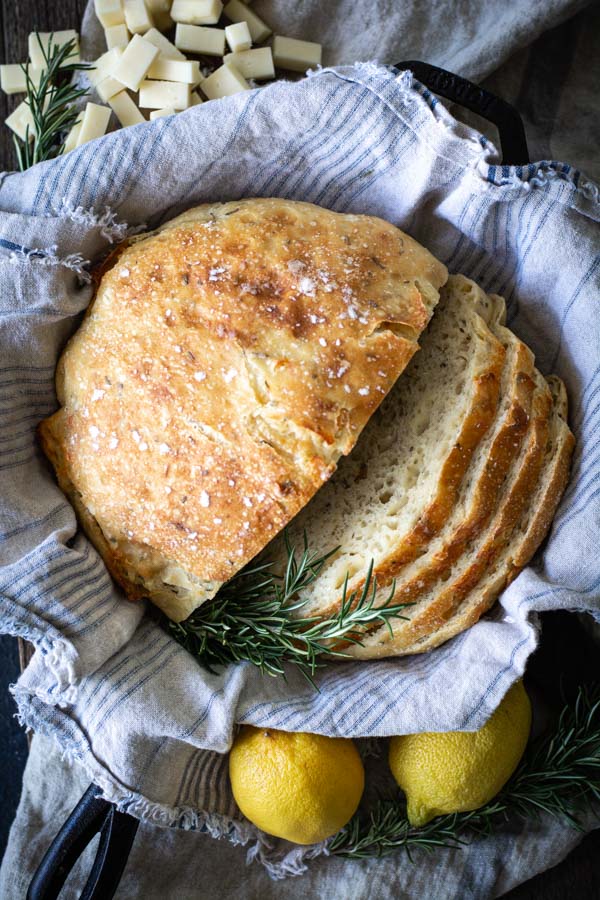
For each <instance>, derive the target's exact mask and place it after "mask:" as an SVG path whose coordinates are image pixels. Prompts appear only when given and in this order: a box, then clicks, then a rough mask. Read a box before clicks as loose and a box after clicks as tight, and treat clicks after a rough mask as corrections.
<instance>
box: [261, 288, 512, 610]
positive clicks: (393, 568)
mask: <svg viewBox="0 0 600 900" xmlns="http://www.w3.org/2000/svg"><path fill="white" fill-rule="evenodd" d="M421 343H422V349H421V351H420V352H419V354H417V355H416V356H415V358H414V360H413V361H412V362H411V364H410V365H409V367H408V369H407V371H406V373H405V375H404V376H403V378H402V380H401V382H400V383H399V384H398V385H397V386H396V388H395V389H394V390H393V391H392V392H391V394H390V396H389V397H388V398H387V400H386V401H385V402H384V403H383V404H382V406H381V409H380V411H379V412H378V413H377V414H376V416H375V417H374V418H373V419H372V421H371V422H370V423H369V425H368V426H367V428H366V429H365V432H364V434H363V436H362V438H361V440H360V441H359V443H358V445H357V447H356V449H355V450H354V452H353V453H352V455H351V456H350V457H349V458H348V459H346V460H344V461H343V463H342V464H341V465H340V467H339V470H338V472H337V473H336V475H335V476H334V477H333V479H332V480H331V481H330V482H329V483H328V484H327V485H326V486H325V487H324V488H323V489H322V490H321V491H320V492H319V493H318V494H317V496H316V497H315V498H314V500H313V501H312V503H311V504H310V506H309V507H307V508H306V510H304V511H303V513H301V514H300V516H298V517H296V519H295V520H294V521H293V522H292V523H291V525H290V527H289V529H288V538H289V540H290V541H291V542H292V543H293V544H297V545H299V544H300V543H301V542H302V536H303V532H304V531H306V532H307V534H308V535H309V539H310V543H311V546H313V547H315V548H318V549H319V550H323V551H327V550H330V549H331V548H333V547H336V546H338V547H339V548H340V549H339V550H338V552H337V553H336V554H335V555H334V556H333V557H331V558H330V560H328V562H327V563H326V564H325V566H324V568H323V570H322V571H321V573H320V575H319V577H318V578H317V579H316V580H315V582H313V584H312V585H310V586H309V587H308V588H307V589H306V591H305V592H303V599H304V600H305V601H306V603H305V605H303V606H302V607H301V609H300V610H299V614H301V615H329V614H331V613H332V612H334V611H335V610H336V609H337V608H338V605H339V602H340V599H341V591H342V587H343V583H344V579H345V577H346V573H348V575H349V583H348V588H349V590H356V589H359V588H360V586H361V585H362V583H363V578H364V574H365V572H366V570H367V567H368V565H369V562H370V560H371V558H373V560H374V568H375V574H376V576H377V579H378V582H380V583H382V582H383V583H385V582H386V580H387V581H389V580H390V578H391V577H393V576H394V574H396V572H397V571H399V570H400V569H401V567H402V566H406V565H408V564H410V563H412V562H413V561H414V560H415V559H417V558H418V557H419V556H420V555H422V553H423V552H424V550H425V549H426V547H427V546H428V544H429V543H430V542H431V540H432V539H433V538H434V537H435V535H436V534H437V533H438V532H439V531H440V530H441V529H442V528H443V527H444V526H445V523H446V522H447V520H448V517H449V516H450V515H451V514H452V511H453V509H454V508H455V506H456V504H457V501H458V497H459V496H460V492H461V485H462V482H463V479H464V477H465V474H466V473H467V472H468V471H469V469H470V466H471V463H472V459H473V457H474V454H476V453H477V452H478V448H479V447H480V445H481V443H482V442H483V441H484V440H485V439H486V433H487V432H488V429H489V428H490V426H491V425H492V423H493V422H494V421H495V420H496V417H497V414H498V408H499V407H498V399H499V391H500V381H501V378H502V377H503V371H504V360H505V358H506V356H507V351H506V350H505V348H504V347H503V346H502V343H501V342H500V341H499V340H498V339H497V338H496V337H495V336H494V335H493V334H492V332H491V331H490V329H489V328H488V326H487V325H486V323H485V321H484V320H483V318H482V316H481V315H480V314H479V313H478V312H477V310H476V308H475V304H474V302H473V299H472V297H471V296H470V295H469V294H467V293H464V292H462V291H456V290H453V289H452V286H450V287H449V288H448V289H446V288H443V289H442V291H441V295H440V302H439V305H438V312H437V314H436V315H435V316H434V318H433V320H432V323H431V325H430V327H429V329H428V330H427V332H426V333H425V334H424V335H423V338H422V341H421ZM511 354H512V350H511ZM514 355H516V354H514ZM526 360H527V357H526V358H524V359H523V363H524V364H525V363H526ZM511 370H512V363H511ZM282 544H283V540H282V539H281V538H279V539H278V540H277V541H276V542H275V543H274V544H272V545H271V546H270V547H269V548H267V550H266V551H265V557H271V558H273V557H275V558H276V559H278V558H282V559H283V557H284V551H283V547H282Z"/></svg>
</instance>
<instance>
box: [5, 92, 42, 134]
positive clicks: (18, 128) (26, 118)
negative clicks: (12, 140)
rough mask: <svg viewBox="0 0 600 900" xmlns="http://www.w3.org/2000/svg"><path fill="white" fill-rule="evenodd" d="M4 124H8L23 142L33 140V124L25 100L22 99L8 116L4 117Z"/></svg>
mask: <svg viewBox="0 0 600 900" xmlns="http://www.w3.org/2000/svg"><path fill="white" fill-rule="evenodd" d="M4 124H5V125H8V127H9V128H10V130H11V131H14V133H15V134H16V135H17V137H20V138H21V140H22V141H23V142H25V141H27V140H29V141H32V140H33V138H34V135H35V124H34V121H33V116H32V114H31V109H30V108H29V104H28V103H27V100H23V102H22V103H19V105H18V106H17V107H16V109H14V110H13V111H12V112H11V114H10V116H8V118H7V119H5V121H4Z"/></svg>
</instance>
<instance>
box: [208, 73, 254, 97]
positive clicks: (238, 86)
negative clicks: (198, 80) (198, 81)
mask: <svg viewBox="0 0 600 900" xmlns="http://www.w3.org/2000/svg"><path fill="white" fill-rule="evenodd" d="M249 90H250V85H249V84H248V82H247V81H246V79H245V78H243V77H242V75H240V73H239V72H238V71H237V70H236V69H234V68H233V66H221V68H220V69H217V70H216V71H215V72H213V73H212V75H209V76H208V78H205V79H204V81H203V82H202V91H203V92H204V93H205V94H206V96H207V97H208V99H209V100H218V99H219V97H229V96H230V95H231V94H238V93H239V92H240V91H249Z"/></svg>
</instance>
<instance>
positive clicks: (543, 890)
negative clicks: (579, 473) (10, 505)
mask: <svg viewBox="0 0 600 900" xmlns="http://www.w3.org/2000/svg"><path fill="white" fill-rule="evenodd" d="M84 8H85V0H61V2H60V3H56V2H51V0H19V2H18V3H15V2H10V0H0V10H1V22H2V29H1V33H0V41H1V44H0V62H2V63H4V62H22V61H24V60H25V59H26V56H27V36H28V34H29V32H30V31H33V30H35V29H37V30H39V31H50V30H51V29H54V30H56V31H58V30H62V29H65V28H77V29H79V26H80V22H81V16H82V13H83V10H84ZM21 99H22V97H20V96H18V95H17V96H16V97H6V95H5V94H2V93H0V121H4V119H5V118H6V116H7V115H8V114H9V113H10V112H11V111H12V110H13V109H14V107H15V106H16V105H17V104H18V103H19V102H20V101H21ZM0 168H1V169H3V170H6V169H12V168H14V151H13V145H12V139H11V137H10V133H9V130H8V129H7V128H0ZM569 618H571V617H568V616H567V617H566V618H564V619H561V620H560V621H561V625H560V626H559V627H558V631H559V632H560V634H561V638H562V636H563V634H564V635H567V637H566V638H565V640H564V646H562V643H563V642H562V641H561V656H560V664H561V668H564V669H565V670H568V668H569V666H570V665H573V666H574V667H575V666H579V665H580V664H581V659H580V658H579V641H578V638H577V630H576V626H575V625H574V624H573V623H571V622H569ZM553 628H554V629H555V628H556V626H553ZM574 628H575V631H573V629H574ZM20 651H21V659H22V660H23V659H24V658H26V657H27V653H28V651H27V648H26V647H25V646H24V645H21V647H20ZM18 674H19V656H18V650H17V642H16V641H15V640H14V639H13V638H7V637H2V638H0V748H1V749H0V793H1V795H2V798H3V802H2V803H1V804H0V855H1V854H2V852H3V849H4V844H5V840H6V835H7V831H8V827H9V824H10V821H11V820H12V817H13V815H14V810H15V808H16V804H17V802H18V787H19V785H20V781H21V775H22V771H23V767H24V763H25V759H26V753H27V742H26V739H25V736H24V734H23V732H22V730H21V729H19V727H18V726H17V725H16V723H15V720H14V718H13V715H14V706H13V703H12V700H11V699H9V697H8V694H7V688H8V685H9V683H11V682H14V681H16V679H17V677H18ZM596 677H597V676H596ZM598 897H600V832H599V831H597V832H595V833H594V834H591V835H589V836H588V837H587V838H586V839H585V840H584V841H583V842H582V843H581V844H580V846H579V847H578V848H577V849H576V850H575V851H574V852H573V853H571V855H570V856H569V857H568V858H567V859H566V860H565V861H564V862H563V863H561V864H560V865H559V866H556V867H555V868H553V869H550V870H548V871H547V872H544V873H543V874H542V875H538V876H537V877H536V878H534V879H532V880H531V881H529V882H527V883H526V884H523V885H521V886H520V887H518V888H516V889H515V890H514V891H511V892H510V894H507V895H505V900H570V898H577V900H596V898H598ZM456 900H462V898H456Z"/></svg>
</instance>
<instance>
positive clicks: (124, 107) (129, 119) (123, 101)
mask: <svg viewBox="0 0 600 900" xmlns="http://www.w3.org/2000/svg"><path fill="white" fill-rule="evenodd" d="M108 105H109V106H110V108H111V109H112V111H113V112H114V114H115V116H116V117H117V119H118V120H119V122H120V123H121V125H122V126H123V128H128V127H129V126H130V125H139V123H140V122H145V121H146V120H145V119H144V117H143V115H142V114H141V112H140V111H139V109H138V108H137V106H136V105H135V103H134V102H133V100H132V99H131V97H130V96H129V94H128V93H127V91H121V93H120V94H115V96H114V97H111V98H110V100H109V101H108Z"/></svg>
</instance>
